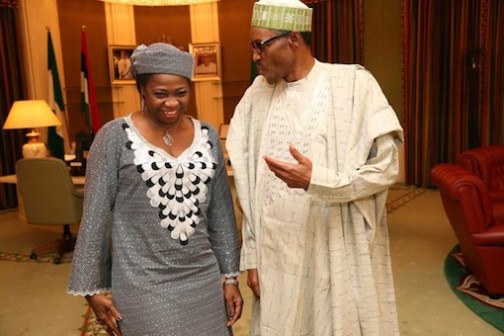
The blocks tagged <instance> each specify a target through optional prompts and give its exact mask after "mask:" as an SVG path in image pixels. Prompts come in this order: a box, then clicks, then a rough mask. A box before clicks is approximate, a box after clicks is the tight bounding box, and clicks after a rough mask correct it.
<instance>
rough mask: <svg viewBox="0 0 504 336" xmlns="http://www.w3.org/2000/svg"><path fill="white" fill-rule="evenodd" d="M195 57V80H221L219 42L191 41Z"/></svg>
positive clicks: (191, 49) (190, 45)
mask: <svg viewBox="0 0 504 336" xmlns="http://www.w3.org/2000/svg"><path fill="white" fill-rule="evenodd" d="M189 52H190V53H191V54H192V55H193V57H194V75H193V81H219V80H221V72H222V66H221V50H220V43H219V42H207V43H189Z"/></svg>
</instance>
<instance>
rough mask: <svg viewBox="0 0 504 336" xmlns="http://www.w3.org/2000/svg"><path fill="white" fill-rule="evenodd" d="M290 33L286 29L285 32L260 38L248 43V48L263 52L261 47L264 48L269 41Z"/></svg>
mask: <svg viewBox="0 0 504 336" xmlns="http://www.w3.org/2000/svg"><path fill="white" fill-rule="evenodd" d="M290 33H291V32H290V31H288V32H285V33H282V34H279V35H275V36H272V37H270V38H267V39H265V40H262V41H254V42H251V43H250V48H252V50H254V51H256V52H258V53H259V54H260V53H262V52H263V49H264V47H265V46H267V45H268V44H270V43H271V42H273V41H275V40H276V39H279V38H281V37H284V36H287V35H289V34H290Z"/></svg>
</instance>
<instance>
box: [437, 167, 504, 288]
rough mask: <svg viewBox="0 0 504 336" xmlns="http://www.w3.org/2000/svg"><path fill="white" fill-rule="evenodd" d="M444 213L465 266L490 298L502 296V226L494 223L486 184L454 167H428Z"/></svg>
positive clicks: (503, 238)
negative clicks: (456, 240)
mask: <svg viewBox="0 0 504 336" xmlns="http://www.w3.org/2000/svg"><path fill="white" fill-rule="evenodd" d="M431 178H432V181H433V183H434V184H435V185H436V186H437V187H438V188H439V191H440V194H441V199H442V202H443V206H444V210H445V213H446V215H447V217H448V219H449V221H450V224H451V226H452V228H453V231H454V232H455V235H456V236H457V239H458V242H459V245H460V248H461V250H462V253H463V255H464V260H465V262H466V264H467V267H468V268H469V270H470V271H471V273H472V274H473V276H474V277H475V278H476V279H477V280H478V281H479V282H480V283H481V284H482V285H483V286H484V287H485V289H486V290H487V291H488V293H489V294H491V295H500V294H504V225H503V224H500V222H499V221H498V220H496V218H495V216H494V213H493V211H492V201H491V198H490V193H489V191H488V188H487V186H486V184H485V183H484V182H483V181H482V180H481V179H480V178H479V177H478V176H476V175H474V174H472V173H471V172H469V171H467V170H465V169H463V168H462V167H460V166H458V165H454V164H447V163H443V164H439V165H436V166H434V167H433V168H432V170H431Z"/></svg>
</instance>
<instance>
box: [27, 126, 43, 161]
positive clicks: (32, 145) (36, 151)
mask: <svg viewBox="0 0 504 336" xmlns="http://www.w3.org/2000/svg"><path fill="white" fill-rule="evenodd" d="M39 135H40V133H39V132H37V131H36V130H32V131H31V132H30V133H28V134H26V136H27V137H28V139H29V140H28V142H27V143H25V144H24V145H23V157H24V158H34V157H47V154H48V152H47V147H46V145H45V143H43V142H40V140H39Z"/></svg>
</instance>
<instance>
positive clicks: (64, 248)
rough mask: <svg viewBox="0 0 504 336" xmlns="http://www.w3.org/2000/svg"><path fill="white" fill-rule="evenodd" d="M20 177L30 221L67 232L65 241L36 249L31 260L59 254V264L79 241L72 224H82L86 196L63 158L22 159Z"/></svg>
mask: <svg viewBox="0 0 504 336" xmlns="http://www.w3.org/2000/svg"><path fill="white" fill-rule="evenodd" d="M16 174H17V179H18V190H19V193H20V195H21V197H22V201H23V204H24V211H25V215H26V220H27V222H28V223H30V224H39V225H61V226H62V229H63V234H62V238H61V239H59V240H58V241H56V242H54V243H51V244H47V245H43V246H39V247H36V248H34V249H33V250H32V252H31V258H32V259H36V258H37V256H38V255H42V254H49V253H55V254H56V258H55V259H54V263H55V264H59V263H60V262H61V258H62V256H63V254H64V253H66V252H70V251H73V248H74V245H75V238H74V236H73V235H72V233H71V231H70V225H71V224H78V223H79V222H80V219H81V216H82V202H83V195H84V193H83V191H82V190H78V189H76V188H75V186H74V184H73V183H72V179H71V176H70V173H69V170H68V166H67V164H66V163H65V162H64V161H63V160H60V159H56V158H26V159H21V160H19V161H18V162H17V163H16Z"/></svg>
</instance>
